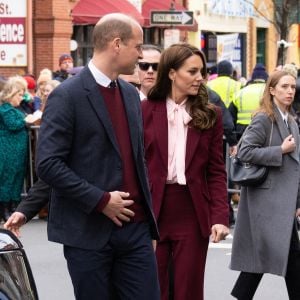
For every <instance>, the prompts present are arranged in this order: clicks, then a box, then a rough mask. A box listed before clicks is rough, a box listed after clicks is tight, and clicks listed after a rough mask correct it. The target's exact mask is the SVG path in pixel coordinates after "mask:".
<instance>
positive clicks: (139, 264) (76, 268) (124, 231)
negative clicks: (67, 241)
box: [64, 223, 160, 300]
mask: <svg viewBox="0 0 300 300" xmlns="http://www.w3.org/2000/svg"><path fill="white" fill-rule="evenodd" d="M64 255H65V258H66V260H67V265H68V270H69V273H70V276H71V279H72V283H73V286H74V293H75V297H76V299H77V300H99V299H101V300H108V299H122V300H125V299H128V300H130V299H132V300H139V299H141V300H142V299H143V300H147V299H149V300H156V299H157V300H158V299H159V297H160V291H159V283H158V276H157V266H156V259H155V254H154V251H153V246H152V242H151V237H150V230H149V224H148V223H128V224H123V227H118V226H115V228H114V230H113V232H112V234H111V237H110V239H109V242H108V243H107V245H105V246H104V247H103V248H102V249H99V250H86V249H81V248H74V247H70V246H66V245H65V246H64Z"/></svg>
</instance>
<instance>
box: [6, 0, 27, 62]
mask: <svg viewBox="0 0 300 300" xmlns="http://www.w3.org/2000/svg"><path fill="white" fill-rule="evenodd" d="M26 16H27V0H0V67H1V66H26V65H27V44H26V42H27V41H26Z"/></svg>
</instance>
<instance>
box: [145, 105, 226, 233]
mask: <svg viewBox="0 0 300 300" xmlns="http://www.w3.org/2000/svg"><path fill="white" fill-rule="evenodd" d="M216 110H217V113H218V117H217V121H216V123H215V125H214V126H213V127H212V128H211V129H207V130H196V129H194V128H188V133H187V145H186V158H185V176H186V182H187V185H188V188H189V190H190V193H191V196H192V199H193V203H194V206H195V210H196V214H197V218H198V221H199V224H200V230H201V232H202V234H203V236H204V237H208V236H209V235H210V233H211V226H212V225H213V224H224V225H226V226H228V213H229V209H228V202H227V180H226V171H225V165H224V160H223V125H222V116H221V111H220V109H219V108H217V107H216ZM142 113H143V122H144V134H145V155H146V163H147V167H148V172H149V182H150V189H151V193H152V200H153V207H154V214H155V216H156V218H158V217H159V212H160V208H161V205H162V201H163V195H164V189H165V184H166V179H167V174H168V121H167V108H166V102H165V101H149V100H145V101H142Z"/></svg>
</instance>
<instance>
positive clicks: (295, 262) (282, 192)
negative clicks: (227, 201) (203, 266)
mask: <svg viewBox="0 0 300 300" xmlns="http://www.w3.org/2000/svg"><path fill="white" fill-rule="evenodd" d="M295 85H296V82H295V78H294V77H293V76H291V75H289V74H288V73H286V72H283V71H277V72H274V73H273V74H271V76H270V77H269V80H268V82H267V84H266V87H265V91H264V94H263V98H262V100H261V105H260V109H259V111H258V112H257V113H256V114H255V116H254V117H253V120H252V122H251V124H250V125H249V127H248V129H247V131H246V133H245V135H244V136H243V140H242V143H241V146H240V149H239V157H240V159H241V160H242V161H244V162H249V163H254V164H259V165H266V166H268V167H269V174H268V177H267V179H266V180H265V181H264V182H263V183H262V184H261V185H258V186H252V187H242V189H241V198H240V202H239V209H238V215H237V222H236V227H235V231H234V239H233V247H232V258H231V264H230V267H231V269H233V270H238V271H241V273H240V276H239V277H238V279H237V281H236V283H235V286H234V288H233V290H232V293H231V294H232V295H233V296H234V297H236V298H237V299H240V300H241V299H243V300H246V299H252V298H253V296H254V294H255V291H256V289H257V286H258V284H259V282H260V280H261V278H262V276H263V274H264V273H271V274H275V275H279V276H283V277H285V281H286V286H287V290H288V294H289V298H290V299H298V300H299V299H300V285H299V283H298V282H297V278H299V277H298V276H299V274H300V247H299V239H298V235H297V230H296V216H299V215H300V193H299V182H300V163H299V130H298V126H297V124H296V122H295V121H294V119H293V118H292V117H291V115H290V114H289V110H290V107H291V104H292V102H293V99H294V95H295ZM285 120H286V121H287V123H286V122H285ZM272 127H273V129H272ZM271 132H272V134H271Z"/></svg>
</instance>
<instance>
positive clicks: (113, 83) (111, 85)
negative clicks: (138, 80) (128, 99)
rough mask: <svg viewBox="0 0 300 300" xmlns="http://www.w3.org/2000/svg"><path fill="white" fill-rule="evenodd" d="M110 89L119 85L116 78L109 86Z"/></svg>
mask: <svg viewBox="0 0 300 300" xmlns="http://www.w3.org/2000/svg"><path fill="white" fill-rule="evenodd" d="M108 87H109V88H110V89H114V88H116V87H117V83H116V81H115V80H112V81H111V82H110V84H109V86H108Z"/></svg>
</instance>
